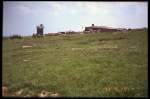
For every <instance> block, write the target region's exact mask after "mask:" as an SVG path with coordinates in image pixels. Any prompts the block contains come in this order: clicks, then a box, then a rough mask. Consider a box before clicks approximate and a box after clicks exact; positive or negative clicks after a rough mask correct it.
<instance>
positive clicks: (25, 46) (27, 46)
mask: <svg viewBox="0 0 150 99" xmlns="http://www.w3.org/2000/svg"><path fill="white" fill-rule="evenodd" d="M31 47H32V46H29V45H23V46H22V48H31Z"/></svg>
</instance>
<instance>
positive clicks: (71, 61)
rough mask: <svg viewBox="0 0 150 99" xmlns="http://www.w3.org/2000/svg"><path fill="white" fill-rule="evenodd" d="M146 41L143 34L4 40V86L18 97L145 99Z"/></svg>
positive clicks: (104, 34)
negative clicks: (53, 94) (54, 94)
mask: <svg viewBox="0 0 150 99" xmlns="http://www.w3.org/2000/svg"><path fill="white" fill-rule="evenodd" d="M147 42H148V33H147V30H141V31H129V32H127V33H120V32H116V33H98V34H84V35H81V34H72V35H67V36H63V35H59V36H49V37H44V38H37V39H33V38H31V37H26V38H23V39H14V40H9V39H5V40H3V53H2V54H3V62H2V63H3V64H2V65H3V68H2V69H3V70H2V74H3V75H2V77H3V78H2V82H3V84H7V85H8V87H9V89H10V92H12V93H13V92H16V91H18V90H20V89H23V93H22V96H26V95H29V96H37V94H38V93H40V92H41V91H42V90H46V91H49V92H57V93H59V94H60V95H61V96H62V97H76V96H81V97H82V96H86V97H90V96H92V97H109V96H111V97H117V96H119V97H121V96H123V97H136V96H138V97H139V96H141V97H147V96H148V75H147V73H148V56H147V55H148V43H147ZM28 43H30V44H32V45H33V47H32V48H24V49H23V48H22V46H23V45H25V44H28ZM24 60H28V61H24Z"/></svg>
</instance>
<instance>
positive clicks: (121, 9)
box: [3, 1, 148, 36]
mask: <svg viewBox="0 0 150 99" xmlns="http://www.w3.org/2000/svg"><path fill="white" fill-rule="evenodd" d="M39 24H43V25H44V26H45V28H44V33H45V34H46V33H49V32H59V31H67V30H73V31H82V30H83V29H84V28H82V27H85V26H90V25H91V24H95V25H98V26H101V25H103V26H110V27H121V28H141V27H148V3H147V2H67V1H64V2H60V1H59V2H54V1H53V2H52V1H51V2H47V1H43V2H42V1H34V2H33V1H31V2H29V1H4V2H3V35H4V36H10V35H13V34H20V35H32V34H33V33H36V26H37V25H39Z"/></svg>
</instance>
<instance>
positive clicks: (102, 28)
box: [84, 24, 125, 33]
mask: <svg viewBox="0 0 150 99" xmlns="http://www.w3.org/2000/svg"><path fill="white" fill-rule="evenodd" d="M122 30H125V29H122V28H112V27H107V26H95V25H94V24H92V26H89V27H85V30H84V32H90V33H96V32H116V31H122Z"/></svg>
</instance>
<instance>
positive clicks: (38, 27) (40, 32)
mask: <svg viewBox="0 0 150 99" xmlns="http://www.w3.org/2000/svg"><path fill="white" fill-rule="evenodd" d="M43 30H44V26H43V24H40V25H39V26H37V35H38V36H41V35H43Z"/></svg>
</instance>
